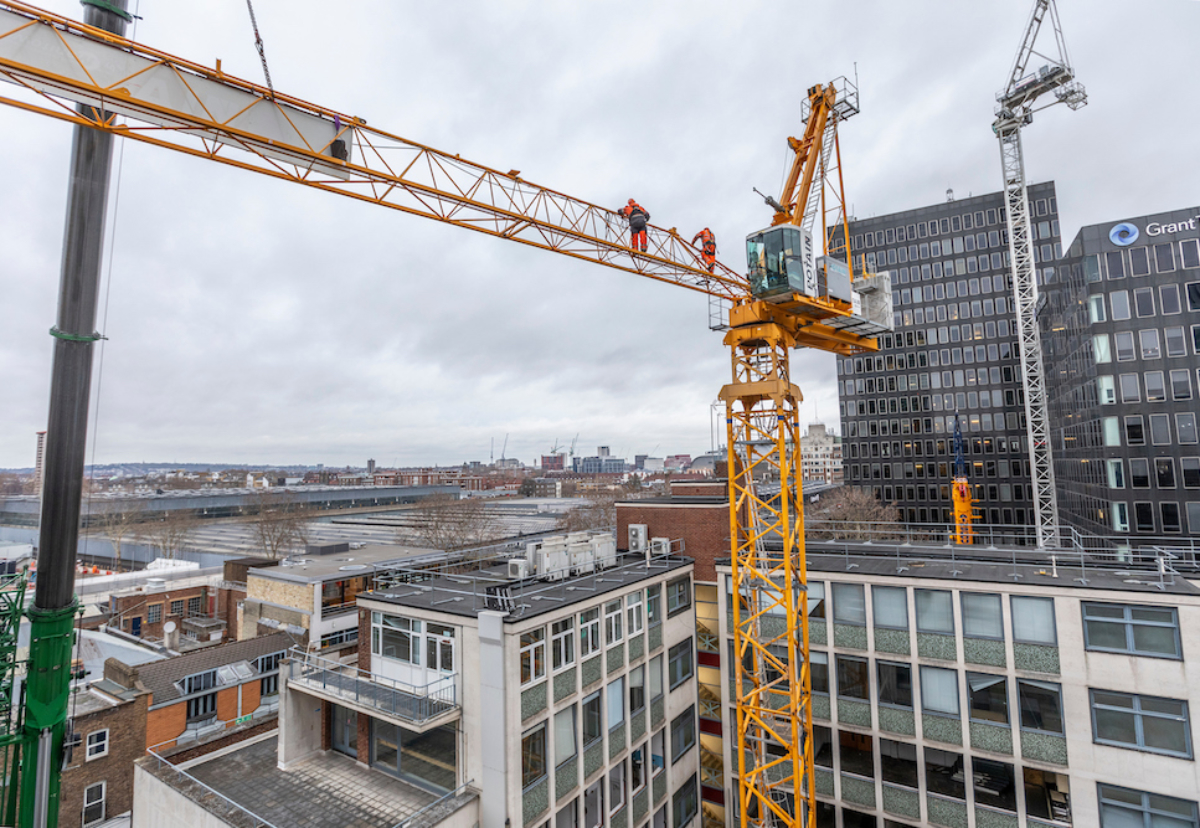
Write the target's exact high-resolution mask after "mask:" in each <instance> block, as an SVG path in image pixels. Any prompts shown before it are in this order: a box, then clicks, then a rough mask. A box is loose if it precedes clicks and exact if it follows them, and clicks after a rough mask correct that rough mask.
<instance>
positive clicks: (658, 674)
mask: <svg viewBox="0 0 1200 828" xmlns="http://www.w3.org/2000/svg"><path fill="white" fill-rule="evenodd" d="M662 697H663V657H662V656H661V655H656V656H655V657H654V658H652V659H650V701H657V700H658V699H661V698H662Z"/></svg>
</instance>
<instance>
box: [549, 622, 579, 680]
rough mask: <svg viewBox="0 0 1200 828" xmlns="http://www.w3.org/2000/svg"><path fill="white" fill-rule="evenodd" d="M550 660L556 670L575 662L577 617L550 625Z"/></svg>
mask: <svg viewBox="0 0 1200 828" xmlns="http://www.w3.org/2000/svg"><path fill="white" fill-rule="evenodd" d="M550 661H551V665H552V667H553V668H554V670H555V671H558V670H561V669H563V668H564V667H570V666H571V665H572V664H574V663H575V617H574V616H572V617H570V618H564V619H563V620H562V621H555V622H554V623H553V624H551V625H550Z"/></svg>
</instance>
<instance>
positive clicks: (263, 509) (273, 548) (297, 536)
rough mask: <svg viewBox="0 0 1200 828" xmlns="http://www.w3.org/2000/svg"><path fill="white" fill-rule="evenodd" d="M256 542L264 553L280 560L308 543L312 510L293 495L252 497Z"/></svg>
mask: <svg viewBox="0 0 1200 828" xmlns="http://www.w3.org/2000/svg"><path fill="white" fill-rule="evenodd" d="M252 501H253V505H252V506H251V508H252V509H253V513H252V514H251V515H250V516H249V517H248V518H247V520H248V521H249V522H250V523H251V524H252V525H253V527H254V540H255V542H256V543H257V544H258V546H259V548H260V549H262V551H263V554H264V555H266V556H267V557H268V558H270V559H271V560H278V559H279V558H281V557H283V556H284V555H286V554H287V553H288V551H290V550H291V549H294V548H296V547H302V546H303V545H304V544H305V543H307V542H308V522H307V521H308V507H307V506H306V505H305V504H304V503H301V502H300V499H299V498H297V497H296V495H295V494H294V493H293V492H288V491H284V492H262V493H258V494H255V495H254V496H253V498H252Z"/></svg>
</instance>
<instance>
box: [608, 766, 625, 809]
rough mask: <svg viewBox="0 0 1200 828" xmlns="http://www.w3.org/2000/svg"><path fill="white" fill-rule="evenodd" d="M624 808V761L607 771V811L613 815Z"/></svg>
mask: <svg viewBox="0 0 1200 828" xmlns="http://www.w3.org/2000/svg"><path fill="white" fill-rule="evenodd" d="M623 807H625V761H624V760H621V761H620V762H618V763H617V764H615V765H613V766H612V767H611V768H610V769H609V771H608V810H609V813H615V812H617V811H619V810H621V809H622V808H623Z"/></svg>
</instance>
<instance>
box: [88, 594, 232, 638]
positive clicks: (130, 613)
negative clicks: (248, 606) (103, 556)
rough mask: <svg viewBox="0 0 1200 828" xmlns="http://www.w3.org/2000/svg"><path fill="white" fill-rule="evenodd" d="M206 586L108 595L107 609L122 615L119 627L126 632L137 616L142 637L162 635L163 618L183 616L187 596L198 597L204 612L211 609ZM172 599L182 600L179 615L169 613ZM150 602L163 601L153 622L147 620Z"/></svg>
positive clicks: (115, 615)
mask: <svg viewBox="0 0 1200 828" xmlns="http://www.w3.org/2000/svg"><path fill="white" fill-rule="evenodd" d="M207 590H208V587H205V586H195V587H187V588H184V589H167V590H164V591H163V592H151V593H138V594H136V595H119V596H118V595H114V596H112V598H111V611H110V612H111V615H113V616H114V617H117V616H119V617H120V618H121V629H122V630H124V631H125V632H127V633H132V632H133V623H132V622H133V619H134V618H138V617H140V618H141V619H142V632H141V635H142V638H162V637H163V629H162V625H163V622H164V621H168V620H170V621H174V622H175V623H176V624H178V623H179V621H180V620H182V618H184V617H186V616H187V603H188V599H189V598H200V599H201V603H200V606H201V609H202V611H203V612H205V613H207V612H209V611H210V609H211V608H210V607H209V601H208V596H207ZM172 601H183V615H182V616H180V615H172V614H171V602H172ZM151 604H161V605H162V613H161V614H160V616H159V620H158V621H157V622H155V623H153V624H151V623H149V621H147V619H148V618H149V608H150V605H151ZM235 611H236V610H235ZM229 629H232V627H229Z"/></svg>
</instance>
